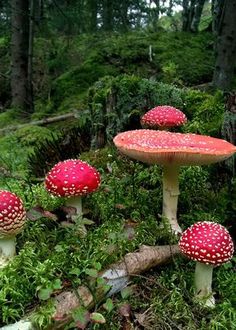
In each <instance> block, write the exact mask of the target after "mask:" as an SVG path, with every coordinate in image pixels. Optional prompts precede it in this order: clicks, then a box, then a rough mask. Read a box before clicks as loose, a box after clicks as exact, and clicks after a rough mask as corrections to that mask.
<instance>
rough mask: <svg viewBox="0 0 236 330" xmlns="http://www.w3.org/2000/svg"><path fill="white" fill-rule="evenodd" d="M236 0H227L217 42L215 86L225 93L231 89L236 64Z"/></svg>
mask: <svg viewBox="0 0 236 330" xmlns="http://www.w3.org/2000/svg"><path fill="white" fill-rule="evenodd" d="M235 22H236V0H225V1H224V7H223V10H222V15H221V19H220V26H219V30H218V36H217V41H216V62H215V70H214V74H213V81H212V83H213V86H214V87H216V88H219V89H221V90H224V91H228V90H230V88H231V85H232V82H233V78H234V69H235V64H236V23H235Z"/></svg>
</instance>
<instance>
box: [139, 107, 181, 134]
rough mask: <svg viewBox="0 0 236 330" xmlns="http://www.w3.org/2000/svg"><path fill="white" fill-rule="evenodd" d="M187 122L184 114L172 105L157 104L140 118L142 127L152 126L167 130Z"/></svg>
mask: <svg viewBox="0 0 236 330" xmlns="http://www.w3.org/2000/svg"><path fill="white" fill-rule="evenodd" d="M186 122H187V118H186V116H185V114H184V113H183V112H182V111H181V110H179V109H176V108H174V107H172V106H169V105H159V106H157V107H155V108H153V109H151V110H149V111H148V112H146V113H145V114H144V115H143V116H142V118H141V126H142V127H143V128H152V129H159V130H168V129H169V128H171V127H176V126H180V125H183V124H185V123H186Z"/></svg>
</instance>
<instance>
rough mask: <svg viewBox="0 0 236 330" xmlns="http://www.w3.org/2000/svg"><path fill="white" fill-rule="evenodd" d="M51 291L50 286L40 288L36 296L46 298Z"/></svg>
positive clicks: (41, 298)
mask: <svg viewBox="0 0 236 330" xmlns="http://www.w3.org/2000/svg"><path fill="white" fill-rule="evenodd" d="M52 292H53V290H52V288H45V289H40V290H39V292H38V297H39V299H40V300H47V299H49V298H50V296H51V294H52Z"/></svg>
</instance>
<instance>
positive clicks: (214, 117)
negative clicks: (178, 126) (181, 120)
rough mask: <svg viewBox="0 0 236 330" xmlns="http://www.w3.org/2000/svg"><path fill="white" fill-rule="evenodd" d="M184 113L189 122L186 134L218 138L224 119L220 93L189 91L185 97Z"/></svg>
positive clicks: (222, 100) (223, 107)
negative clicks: (191, 133)
mask: <svg viewBox="0 0 236 330" xmlns="http://www.w3.org/2000/svg"><path fill="white" fill-rule="evenodd" d="M185 102H186V103H185V111H186V114H187V116H188V118H189V122H188V123H187V125H186V126H185V128H184V129H185V131H186V132H193V133H199V134H203V135H211V136H215V137H217V136H220V135H221V134H220V132H221V127H222V124H223V119H224V112H225V105H224V96H223V93H222V92H216V93H214V94H209V93H205V92H201V91H197V90H189V91H188V93H186V97H185Z"/></svg>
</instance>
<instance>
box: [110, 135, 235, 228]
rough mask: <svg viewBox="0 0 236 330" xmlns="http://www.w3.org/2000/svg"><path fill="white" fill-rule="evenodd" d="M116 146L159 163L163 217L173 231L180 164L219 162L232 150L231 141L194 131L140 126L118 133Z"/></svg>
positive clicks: (149, 161)
mask: <svg viewBox="0 0 236 330" xmlns="http://www.w3.org/2000/svg"><path fill="white" fill-rule="evenodd" d="M114 143H115V145H116V147H117V148H118V149H119V150H120V151H121V152H122V153H124V154H125V155H127V156H129V157H131V158H134V159H137V160H139V161H142V162H144V163H148V164H159V165H163V212H162V214H163V217H164V218H166V219H168V221H169V224H170V227H171V229H172V231H173V232H174V233H181V232H182V230H181V228H180V227H179V224H178V222H177V203H178V195H179V181H178V174H179V170H180V166H181V165H204V164H211V163H215V162H219V161H222V160H224V159H226V158H228V157H230V156H231V155H233V154H234V153H235V152H236V147H235V146H233V145H232V144H231V143H229V142H227V141H224V140H221V139H216V138H212V137H210V136H203V135H197V134H182V133H171V132H166V131H155V130H150V129H140V130H134V131H128V132H123V133H120V134H118V135H117V136H116V137H115V138H114Z"/></svg>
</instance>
